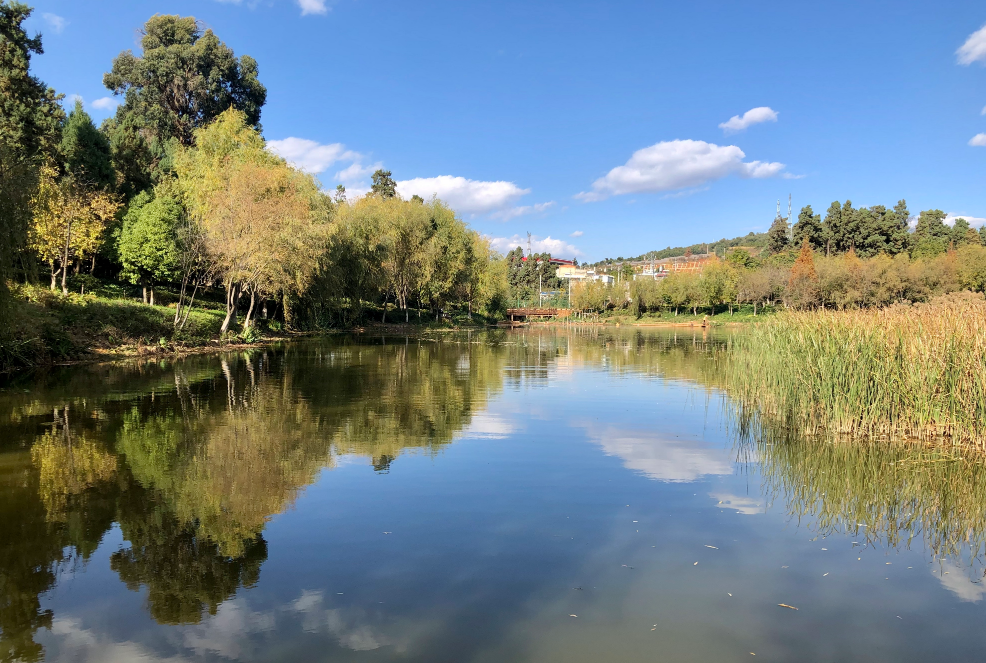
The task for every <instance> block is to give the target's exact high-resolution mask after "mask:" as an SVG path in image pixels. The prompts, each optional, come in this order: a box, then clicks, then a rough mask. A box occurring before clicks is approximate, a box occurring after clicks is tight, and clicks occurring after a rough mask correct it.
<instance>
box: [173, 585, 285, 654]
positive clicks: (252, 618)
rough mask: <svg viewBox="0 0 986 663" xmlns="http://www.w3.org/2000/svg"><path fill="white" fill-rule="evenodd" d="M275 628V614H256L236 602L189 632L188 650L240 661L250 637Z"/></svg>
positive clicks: (242, 602)
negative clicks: (210, 653)
mask: <svg viewBox="0 0 986 663" xmlns="http://www.w3.org/2000/svg"><path fill="white" fill-rule="evenodd" d="M273 628H274V615H273V614H271V613H264V612H253V611H251V610H250V609H249V608H248V607H247V604H246V601H243V600H241V599H234V600H232V601H226V602H225V603H223V604H222V605H221V606H219V609H218V610H217V611H216V614H215V616H214V617H210V618H209V619H207V620H205V621H203V622H202V623H201V624H198V625H196V626H192V627H190V628H188V629H187V630H186V631H185V646H186V647H188V648H189V649H192V650H194V651H195V652H196V653H198V654H199V655H200V656H201V655H204V654H205V653H206V652H215V653H216V654H219V655H220V656H225V657H226V658H231V659H238V658H242V657H243V655H244V654H245V653H246V652H245V651H244V645H245V644H246V643H247V642H248V640H247V636H249V635H250V634H251V633H258V632H262V631H270V630H273Z"/></svg>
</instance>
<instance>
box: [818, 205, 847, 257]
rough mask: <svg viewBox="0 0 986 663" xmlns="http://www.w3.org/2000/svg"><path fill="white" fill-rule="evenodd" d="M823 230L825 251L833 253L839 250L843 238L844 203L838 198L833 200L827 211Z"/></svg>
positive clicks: (827, 253)
mask: <svg viewBox="0 0 986 663" xmlns="http://www.w3.org/2000/svg"><path fill="white" fill-rule="evenodd" d="M822 230H823V231H824V233H825V253H826V255H829V254H832V253H834V252H836V251H837V250H838V243H839V241H840V240H841V238H842V205H841V204H839V201H838V200H834V201H832V204H831V205H829V209H828V211H827V212H826V213H825V221H824V222H823V223H822Z"/></svg>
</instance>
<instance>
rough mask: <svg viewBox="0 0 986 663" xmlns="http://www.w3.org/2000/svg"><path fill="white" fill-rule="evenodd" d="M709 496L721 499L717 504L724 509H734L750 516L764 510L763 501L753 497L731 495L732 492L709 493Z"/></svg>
mask: <svg viewBox="0 0 986 663" xmlns="http://www.w3.org/2000/svg"><path fill="white" fill-rule="evenodd" d="M709 497H711V498H712V499H714V500H718V501H719V504H717V505H716V506H719V507H722V508H723V509H733V510H735V511H736V512H737V513H745V514H746V515H748V516H752V515H756V514H758V513H763V512H764V508H763V507H762V506H761V503H760V502H759V501H758V500H756V499H754V498H752V497H743V496H741V495H731V494H730V493H709Z"/></svg>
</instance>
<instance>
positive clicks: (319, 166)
mask: <svg viewBox="0 0 986 663" xmlns="http://www.w3.org/2000/svg"><path fill="white" fill-rule="evenodd" d="M267 149H269V150H270V151H271V152H273V153H274V154H276V155H278V156H280V157H283V158H284V159H285V160H287V161H288V163H290V164H291V165H293V166H294V167H296V168H300V169H301V170H304V171H305V172H308V173H312V174H315V175H317V174H318V173H321V172H322V171H324V170H325V169H326V168H328V167H329V166H331V165H332V164H334V163H335V162H337V161H358V160H359V159H360V158H361V157H362V155H361V154H359V153H358V152H353V151H351V150H347V149H346V146H345V145H343V144H342V143H330V144H328V145H322V144H321V143H316V142H315V141H313V140H308V139H307V138H294V137H290V138H284V139H282V140H269V141H267Z"/></svg>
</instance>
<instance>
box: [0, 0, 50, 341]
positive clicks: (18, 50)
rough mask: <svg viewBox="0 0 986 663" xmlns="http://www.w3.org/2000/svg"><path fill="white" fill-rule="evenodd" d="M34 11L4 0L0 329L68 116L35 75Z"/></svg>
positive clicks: (0, 26)
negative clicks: (28, 23) (30, 23)
mask: <svg viewBox="0 0 986 663" xmlns="http://www.w3.org/2000/svg"><path fill="white" fill-rule="evenodd" d="M31 12H32V10H31V8H30V7H28V6H27V5H24V4H22V3H20V2H8V1H7V0H0V328H3V327H4V326H5V325H4V323H5V322H6V311H7V301H8V297H7V279H8V278H9V277H10V276H11V273H12V272H13V268H14V260H15V257H16V256H18V255H24V252H23V251H21V249H22V248H23V246H24V243H25V241H26V239H27V228H28V224H29V223H30V218H31V210H30V199H31V195H32V194H33V192H34V190H35V187H36V184H37V179H38V171H39V168H40V166H41V164H42V162H43V161H44V160H45V159H48V158H50V157H53V156H54V154H55V151H56V146H57V143H58V139H59V127H60V123H61V121H62V120H63V119H64V118H65V112H64V111H63V110H62V107H61V106H60V105H59V103H58V102H59V101H60V100H61V96H60V95H57V94H55V91H54V90H52V89H51V88H49V87H47V86H46V85H45V84H44V83H42V82H41V81H40V80H39V79H38V78H36V77H35V76H32V75H31V72H30V68H31V56H32V55H34V54H38V55H40V54H41V53H43V52H44V50H43V49H42V47H41V35H35V36H34V37H28V35H27V32H26V31H25V30H24V28H23V27H22V24H23V23H24V21H25V20H27V18H28V17H29V16H30V15H31Z"/></svg>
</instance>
